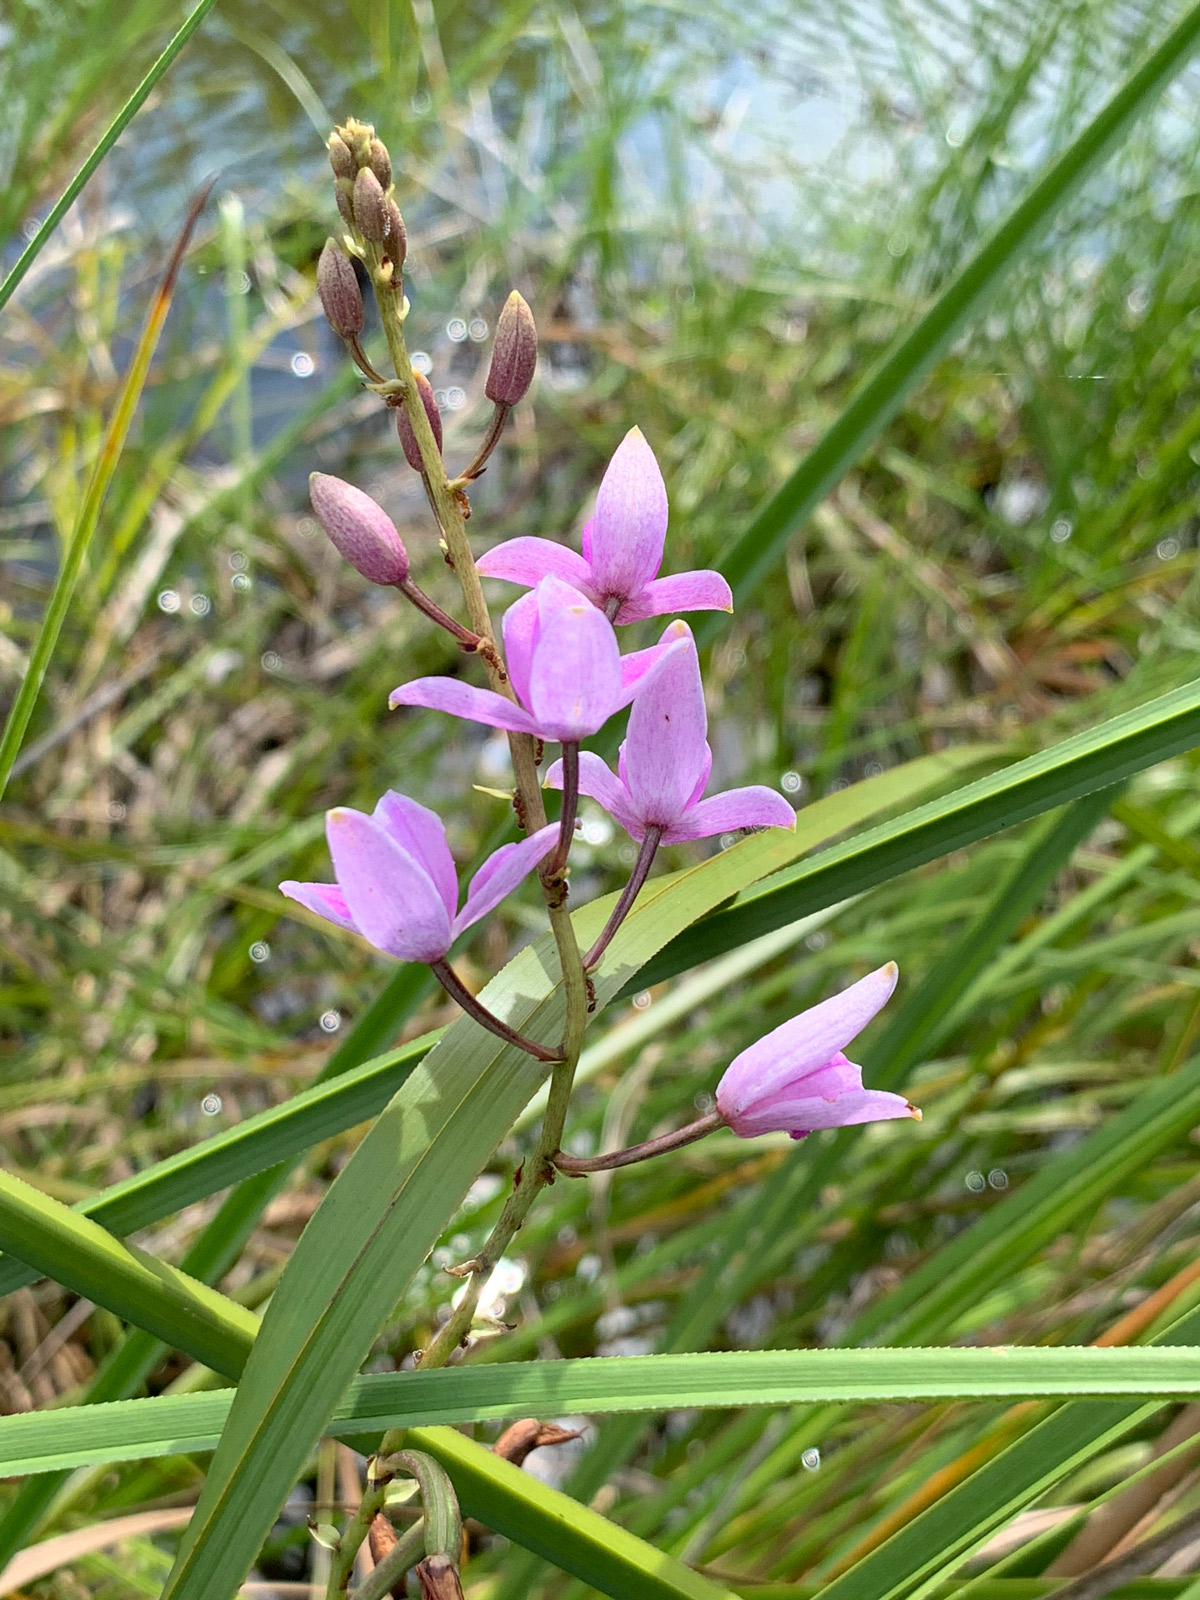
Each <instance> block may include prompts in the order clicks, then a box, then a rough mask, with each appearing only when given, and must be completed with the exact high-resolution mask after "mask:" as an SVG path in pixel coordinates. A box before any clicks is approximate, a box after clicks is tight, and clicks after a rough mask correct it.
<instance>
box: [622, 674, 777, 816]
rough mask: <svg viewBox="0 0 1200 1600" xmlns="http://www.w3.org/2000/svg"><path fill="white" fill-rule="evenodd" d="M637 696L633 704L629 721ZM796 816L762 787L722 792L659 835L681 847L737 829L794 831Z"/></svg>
mask: <svg viewBox="0 0 1200 1600" xmlns="http://www.w3.org/2000/svg"><path fill="white" fill-rule="evenodd" d="M640 703H641V697H640V696H639V698H638V700H635V701H634V706H633V711H632V712H630V715H629V720H630V723H631V724H632V722H633V715H634V712H636V711H637V708H638V705H639V704H640ZM795 826H796V813H795V812H794V811H793V810H792V806H791V802H790V801H788V800H785V799H784V797H783V796H782V795H781V794H778V793H776V791H775V790H774V789H768V788H767V787H766V786H765V785H764V784H760V783H753V784H750V785H749V787H747V788H745V789H726V790H725V791H724V792H723V793H722V794H714V795H713V796H711V798H710V799H708V800H700V801H698V802H697V803H696V804H695V805H693V806H691V807H689V808H688V810H686V811H685V812H684V813H683V815H682V816H681V817H680V819H679V821H678V822H677V823H676V824H675V825H674V827H672V828H671V829H670V830H669V831H668V832H667V833H665V834H664V835H663V843H664V844H682V843H683V841H684V840H685V839H711V838H712V837H713V835H714V834H718V833H736V832H737V831H738V829H739V828H794V827H795Z"/></svg>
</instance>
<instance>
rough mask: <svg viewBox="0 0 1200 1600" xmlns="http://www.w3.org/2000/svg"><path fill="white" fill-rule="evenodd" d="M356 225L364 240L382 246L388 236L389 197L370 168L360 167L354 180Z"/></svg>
mask: <svg viewBox="0 0 1200 1600" xmlns="http://www.w3.org/2000/svg"><path fill="white" fill-rule="evenodd" d="M353 205H354V225H355V227H356V228H357V229H358V231H359V233H361V234H362V236H363V238H364V239H369V240H370V241H371V243H372V244H382V243H383V241H384V240H385V239H386V238H387V235H388V211H387V196H386V195H385V194H384V192H383V189H382V188H381V187H380V183H379V179H378V178H377V177H376V176H375V174H374V173H373V172H372V171H371V169H370V167H360V168H359V170H358V177H357V178H355V180H354V201H353Z"/></svg>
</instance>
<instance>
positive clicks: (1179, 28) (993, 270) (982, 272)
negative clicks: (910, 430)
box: [697, 6, 1200, 642]
mask: <svg viewBox="0 0 1200 1600" xmlns="http://www.w3.org/2000/svg"><path fill="white" fill-rule="evenodd" d="M1198 39H1200V6H1192V7H1191V8H1190V9H1189V10H1188V11H1186V12H1185V13H1184V15H1183V17H1182V18H1181V19H1180V20H1179V22H1177V23H1176V25H1175V27H1174V28H1172V29H1171V31H1170V33H1169V34H1168V35H1167V37H1166V38H1165V39H1164V40H1163V41H1162V43H1161V44H1160V45H1159V46H1158V48H1157V49H1156V50H1154V51H1152V52H1151V54H1150V55H1149V56H1148V57H1147V58H1146V60H1145V61H1143V62H1142V63H1141V65H1140V66H1138V67H1137V68H1136V69H1135V70H1134V71H1133V72H1132V73H1131V74H1130V76H1129V77H1128V78H1126V80H1125V82H1124V83H1123V84H1122V85H1121V87H1120V88H1119V89H1118V90H1117V91H1116V93H1115V94H1114V95H1113V96H1112V97H1111V98H1110V99H1109V100H1108V101H1107V103H1106V104H1105V105H1104V106H1102V107H1101V109H1100V111H1099V112H1098V113H1097V114H1096V115H1095V116H1094V117H1093V118H1092V120H1091V121H1090V122H1089V123H1088V125H1087V126H1086V127H1085V128H1084V129H1083V131H1082V133H1080V134H1079V135H1078V136H1077V137H1076V138H1075V139H1074V140H1073V141H1072V143H1071V144H1070V145H1068V146H1067V148H1066V149H1065V150H1063V151H1062V153H1061V154H1060V155H1058V156H1057V157H1055V159H1054V160H1053V161H1052V162H1051V163H1050V165H1049V166H1048V168H1047V169H1046V171H1045V172H1044V173H1043V174H1042V176H1041V177H1040V178H1039V179H1038V181H1037V182H1036V183H1035V184H1034V186H1033V188H1032V189H1031V190H1030V191H1029V193H1028V194H1027V195H1026V196H1025V198H1024V200H1022V201H1021V202H1020V203H1019V204H1018V205H1017V206H1016V207H1015V208H1014V210H1013V211H1012V212H1010V214H1009V215H1008V216H1007V217H1006V218H1005V219H1004V221H1003V222H1001V223H1000V225H999V226H998V227H997V228H996V229H995V230H994V231H993V233H992V234H991V235H990V236H989V238H988V239H987V240H985V242H984V243H983V244H982V245H981V246H980V248H979V249H978V250H977V251H976V252H975V254H974V255H973V256H972V257H971V259H970V260H969V261H968V262H967V263H966V264H965V266H963V267H962V268H960V270H959V271H958V272H957V273H956V274H955V276H954V277H953V278H952V279H951V281H950V282H949V284H947V286H946V288H945V289H944V290H943V291H942V293H941V294H940V295H939V296H938V298H937V299H936V300H935V301H934V303H933V305H932V306H930V308H929V310H928V311H927V312H926V313H925V315H924V316H923V317H922V318H921V320H920V321H919V322H918V323H917V325H916V327H915V328H913V329H912V330H911V331H910V332H909V333H907V334H905V335H904V336H903V337H902V338H901V339H900V340H899V341H898V342H897V343H896V344H895V345H894V346H893V348H892V349H891V350H890V351H889V352H888V354H887V355H886V356H885V357H884V358H883V360H882V361H881V362H880V364H879V365H878V366H877V367H876V368H875V370H874V371H873V372H871V373H870V374H868V376H867V377H866V378H865V379H864V380H863V382H862V383H861V384H860V385H859V387H858V388H857V389H856V390H855V392H854V394H853V395H852V396H851V398H850V400H849V402H848V403H847V404H846V405H845V407H844V408H843V409H842V411H841V413H840V414H839V416H838V418H837V420H836V421H835V422H834V423H833V425H832V427H830V428H829V430H828V431H827V432H826V433H825V435H824V436H823V437H822V438H821V439H820V440H819V441H818V443H817V444H816V445H815V446H814V448H813V449H812V451H811V452H810V453H809V454H808V455H807V456H806V457H805V459H804V460H803V461H802V462H801V464H800V465H799V467H797V469H796V471H795V472H793V474H792V475H791V477H790V478H789V479H788V480H787V482H786V483H784V484H783V485H781V487H780V488H779V489H777V490H776V491H775V493H774V494H773V495H772V496H771V498H770V500H768V501H767V503H766V505H764V506H763V507H762V508H761V510H760V511H759V512H758V513H757V515H756V516H755V517H754V519H753V521H752V522H751V523H750V526H749V527H748V528H747V529H746V531H745V533H743V534H742V535H741V537H740V538H739V539H738V541H737V543H736V544H735V545H734V546H733V549H732V550H731V551H730V552H729V554H728V555H727V556H726V558H725V560H724V561H723V562H722V563H721V567H722V571H723V572H724V574H725V576H726V577H727V578H728V579H729V582H730V585H731V586H732V588H733V594H734V599H735V601H736V602H737V603H738V604H739V605H740V604H744V603H745V601H746V600H748V599H749V597H750V596H751V595H752V594H753V593H754V592H755V590H756V589H757V588H758V585H759V584H760V583H761V582H762V580H763V579H764V578H765V577H766V575H767V573H768V572H770V571H771V570H772V568H773V567H774V565H775V564H776V562H777V561H778V560H779V558H780V556H781V555H782V553H783V549H784V546H785V544H786V542H787V540H788V538H789V536H790V535H791V533H792V532H793V530H794V529H796V528H798V527H799V526H800V525H801V524H802V523H803V522H805V521H806V520H807V518H808V517H809V516H810V515H811V514H812V511H813V510H814V508H815V507H816V506H817V505H818V504H819V503H820V501H821V500H823V499H824V498H825V496H826V495H827V494H828V493H829V491H830V489H832V488H833V486H834V485H835V484H836V483H837V482H838V480H839V479H840V478H841V477H842V476H843V475H844V474H845V472H846V471H847V469H848V468H849V467H850V466H851V465H852V464H853V463H854V462H855V461H856V460H857V459H858V458H859V457H860V456H861V455H862V454H863V452H864V451H865V450H867V449H868V448H869V447H870V446H871V444H872V443H873V442H874V441H875V440H876V439H877V438H878V437H879V434H880V433H881V432H882V431H883V429H884V428H885V427H886V426H887V424H888V422H890V421H891V419H892V418H893V417H894V416H895V414H896V412H897V411H898V410H899V409H900V406H901V405H902V404H903V403H904V400H905V398H906V397H907V395H908V394H909V393H910V392H911V391H912V390H913V389H914V388H915V387H916V385H917V384H918V383H919V382H920V381H921V379H922V378H923V377H924V376H925V374H926V373H927V372H928V371H929V370H930V368H931V367H932V366H933V365H934V363H935V362H936V361H937V360H938V359H939V357H940V356H941V355H942V354H943V353H944V352H945V350H946V349H947V348H948V347H949V345H950V343H951V341H952V340H953V339H954V337H955V335H956V334H958V332H959V331H960V330H961V329H962V327H963V326H964V324H965V323H966V321H967V320H968V318H970V317H971V316H973V315H974V314H975V313H976V312H978V311H979V310H980V309H982V308H983V307H984V306H985V305H986V303H987V301H988V298H989V296H990V295H991V294H993V293H994V291H995V290H996V289H997V287H998V286H999V284H1000V282H1001V280H1002V279H1003V277H1004V275H1005V273H1006V272H1007V271H1008V270H1009V269H1010V267H1012V266H1013V264H1014V263H1015V262H1016V261H1017V260H1019V258H1020V256H1021V254H1022V252H1023V251H1024V250H1025V249H1026V247H1027V246H1028V245H1029V244H1030V243H1031V242H1032V241H1033V240H1034V239H1035V238H1036V237H1037V235H1038V234H1039V233H1040V232H1041V231H1042V230H1043V229H1044V228H1046V227H1047V226H1048V225H1049V224H1050V222H1051V221H1052V220H1053V218H1054V216H1055V215H1056V213H1057V212H1058V211H1059V209H1060V208H1061V206H1062V205H1063V203H1064V201H1066V199H1067V198H1068V197H1069V196H1070V195H1071V194H1072V192H1073V191H1074V190H1075V189H1077V188H1078V187H1079V185H1080V184H1081V183H1082V182H1083V180H1084V179H1085V178H1086V177H1087V176H1088V174H1089V173H1091V172H1092V171H1093V170H1094V169H1095V168H1096V167H1097V166H1098V165H1099V163H1100V162H1101V161H1102V160H1103V159H1104V157H1105V156H1106V155H1107V154H1108V153H1109V152H1110V151H1111V150H1112V148H1113V146H1114V145H1115V144H1116V143H1117V141H1118V140H1119V139H1120V138H1121V136H1122V135H1123V134H1124V133H1125V132H1126V131H1127V130H1128V129H1129V128H1130V127H1131V126H1132V124H1133V123H1134V122H1135V121H1136V119H1137V118H1138V117H1139V116H1140V115H1141V113H1142V112H1143V111H1145V110H1146V109H1147V107H1148V106H1149V105H1150V103H1151V102H1152V101H1153V100H1154V99H1155V97H1156V96H1158V95H1159V94H1161V93H1162V91H1163V89H1164V88H1165V87H1166V85H1167V84H1168V83H1169V82H1170V81H1171V79H1172V78H1173V77H1174V76H1175V74H1176V73H1177V72H1179V71H1180V70H1181V68H1182V67H1183V66H1184V65H1185V64H1186V62H1187V61H1188V59H1189V57H1190V56H1191V53H1192V51H1193V50H1194V49H1195V47H1196V43H1197V40H1198ZM713 628H714V624H713V622H712V619H706V622H705V624H704V626H702V627H701V628H699V629H698V630H697V632H698V635H699V637H700V638H701V641H702V642H707V640H708V639H710V638H711V637H712V633H713Z"/></svg>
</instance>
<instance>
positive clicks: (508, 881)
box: [454, 822, 558, 938]
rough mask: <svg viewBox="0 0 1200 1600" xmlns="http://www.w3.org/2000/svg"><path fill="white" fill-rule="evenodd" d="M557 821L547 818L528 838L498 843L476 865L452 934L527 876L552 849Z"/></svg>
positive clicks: (476, 919)
mask: <svg viewBox="0 0 1200 1600" xmlns="http://www.w3.org/2000/svg"><path fill="white" fill-rule="evenodd" d="M557 838H558V823H557V822H551V823H549V824H547V826H546V827H544V828H539V829H538V831H537V832H536V833H531V834H530V835H529V837H528V839H518V840H517V841H516V843H515V844H505V845H501V847H500V848H499V850H497V851H496V852H495V854H494V855H491V856H489V857H488V859H487V860H486V861H485V862H484V863H483V865H482V866H481V867H480V869H479V871H478V872H477V873H476V874H475V876H474V877H473V878H472V879H471V885H470V888H469V889H468V890H467V903H466V905H464V906H463V908H462V910H461V911H460V912H459V913H458V915H457V917H455V919H454V935H455V937H456V938H457V936H458V935H459V934H460V933H461V932H462V931H463V929H464V928H469V927H470V926H471V924H472V923H475V922H478V921H479V919H480V917H484V916H486V915H487V913H488V912H489V911H490V910H491V909H492V908H493V906H498V905H499V904H500V902H501V900H503V899H504V897H505V896H506V895H509V894H511V893H512V891H513V890H514V889H515V888H516V887H517V885H518V884H519V883H521V882H522V880H523V879H525V878H527V877H528V876H529V874H530V873H531V872H532V871H533V869H534V867H536V866H537V864H538V862H539V861H541V860H542V858H543V857H544V856H548V855H549V854H550V852H551V850H553V849H554V844H555V840H556V839H557Z"/></svg>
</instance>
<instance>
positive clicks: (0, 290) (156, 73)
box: [0, 0, 216, 310]
mask: <svg viewBox="0 0 1200 1600" xmlns="http://www.w3.org/2000/svg"><path fill="white" fill-rule="evenodd" d="M215 4H216V0H199V4H198V5H197V6H196V8H195V9H194V10H193V11H192V12H191V13H190V15H189V16H188V17H186V18H185V20H184V22H183V25H182V27H181V28H180V29H179V31H178V33H176V35H175V37H174V38H173V39H172V40H171V42H170V44H168V45H167V48H166V49H165V50H164V51H163V53H162V54H161V55H160V56H159V58H158V60H157V61H156V62H155V63H154V65H153V66H152V67H151V68H150V70H149V72H147V74H146V76H145V77H144V78H143V79H142V81H141V83H139V84H138V86H137V88H136V89H135V90H134V91H133V93H132V94H131V95H130V96H129V99H128V100H126V102H125V104H124V105H123V106H122V107H121V109H120V111H118V112H117V114H116V116H115V117H114V118H113V120H112V121H111V122H110V123H109V125H108V127H107V128H106V129H105V130H104V133H103V134H102V135H101V137H100V140H99V142H98V143H97V145H96V148H95V149H94V150H93V151H92V153H91V155H89V156H88V158H87V160H86V161H85V162H84V163H83V165H82V166H81V167H80V169H79V171H78V172H77V173H76V174H75V176H74V177H73V178H72V179H71V181H70V183H69V184H68V185H67V187H66V188H65V189H64V190H63V193H62V195H61V196H60V197H59V199H58V200H57V201H56V202H55V204H54V206H53V207H52V209H51V211H50V214H49V216H47V218H46V220H45V221H44V222H43V223H42V224H41V226H40V227H39V228H38V230H37V232H36V233H35V234H34V236H33V238H32V239H31V240H30V241H29V243H28V244H27V245H26V246H25V248H24V250H22V252H21V254H20V255H19V256H18V258H17V260H16V261H15V262H14V263H13V267H12V270H11V271H10V272H9V274H8V276H7V277H6V278H5V280H4V282H3V283H0V310H3V308H4V307H5V306H6V305H7V304H8V302H9V300H10V299H11V298H12V296H13V293H14V291H15V290H16V287H17V285H18V284H19V283H20V282H21V280H22V278H24V276H25V274H26V273H27V272H28V271H29V269H30V267H31V266H32V265H33V263H34V262H35V261H36V260H37V258H38V256H39V255H40V254H41V252H42V250H43V248H44V247H45V244H46V242H47V240H48V239H49V238H50V236H51V234H52V233H53V232H54V230H55V229H56V228H57V227H58V225H59V223H60V222H61V221H62V219H63V218H64V217H65V216H66V214H67V212H68V211H69V210H70V208H71V206H72V205H74V203H75V201H76V200H77V199H78V198H79V195H80V194H81V193H82V191H83V189H84V186H85V185H86V184H87V182H88V179H89V178H91V176H92V174H93V173H94V172H95V170H96V168H97V167H98V166H99V165H100V163H101V162H102V161H103V160H104V158H105V156H106V155H107V154H108V152H109V151H110V150H111V149H112V147H113V145H114V144H116V142H117V140H118V139H119V138H120V137H121V135H122V134H123V133H124V132H125V129H126V128H127V127H128V126H129V124H130V123H131V122H132V121H133V119H134V117H136V116H137V114H138V112H139V111H140V110H141V109H142V106H143V105H144V104H145V103H146V100H147V98H148V96H149V95H150V92H151V90H152V89H154V87H155V85H156V84H157V83H158V82H159V80H160V78H162V76H163V74H164V73H165V72H167V70H168V69H169V68H170V67H171V65H172V64H173V62H174V60H175V58H176V56H177V55H178V54H179V52H180V51H181V50H182V49H183V47H184V45H185V44H187V42H188V40H189V39H190V38H191V37H192V35H193V34H194V33H195V31H196V29H197V28H198V27H199V26H200V24H201V23H202V22H203V21H204V19H205V17H206V16H207V15H208V13H209V12H210V11H211V10H212V8H213V6H214V5H215Z"/></svg>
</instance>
